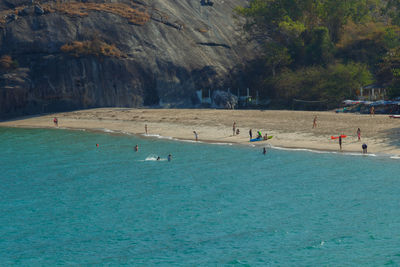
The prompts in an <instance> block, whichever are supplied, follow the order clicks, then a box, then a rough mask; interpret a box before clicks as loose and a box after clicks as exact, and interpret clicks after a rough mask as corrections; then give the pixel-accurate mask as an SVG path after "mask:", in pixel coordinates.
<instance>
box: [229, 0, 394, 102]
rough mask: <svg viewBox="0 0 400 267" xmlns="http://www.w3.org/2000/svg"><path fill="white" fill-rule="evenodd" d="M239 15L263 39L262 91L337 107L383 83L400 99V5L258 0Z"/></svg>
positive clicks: (366, 0)
mask: <svg viewBox="0 0 400 267" xmlns="http://www.w3.org/2000/svg"><path fill="white" fill-rule="evenodd" d="M236 11H237V13H238V14H240V15H242V16H244V17H245V18H246V19H247V24H246V26H245V30H246V31H247V32H248V33H250V34H251V36H252V37H253V38H254V39H256V40H257V41H258V42H260V43H261V44H262V45H263V47H264V53H263V54H262V55H260V60H261V62H262V64H261V65H262V71H261V72H259V73H258V75H259V77H258V78H257V79H254V80H257V81H258V88H264V89H263V90H262V92H261V93H262V94H263V95H264V96H266V97H269V98H271V99H275V100H278V99H279V101H275V102H276V103H277V102H279V103H280V104H284V105H288V104H290V103H291V101H293V99H303V100H310V101H326V102H328V103H330V106H331V107H333V106H335V105H337V104H338V103H339V102H340V101H341V100H343V99H344V98H352V97H355V96H356V94H357V92H358V90H359V88H360V87H361V86H365V85H368V84H371V83H377V84H379V85H381V86H384V87H387V88H388V89H389V95H390V97H396V96H400V0H388V1H380V0H356V1H337V0H318V1H315V0H294V1H293V0H251V1H250V2H249V5H248V6H246V7H238V8H237V9H236Z"/></svg>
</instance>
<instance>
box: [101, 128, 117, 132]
mask: <svg viewBox="0 0 400 267" xmlns="http://www.w3.org/2000/svg"><path fill="white" fill-rule="evenodd" d="M101 130H102V131H103V132H105V133H115V131H113V130H110V129H107V128H103V129H101Z"/></svg>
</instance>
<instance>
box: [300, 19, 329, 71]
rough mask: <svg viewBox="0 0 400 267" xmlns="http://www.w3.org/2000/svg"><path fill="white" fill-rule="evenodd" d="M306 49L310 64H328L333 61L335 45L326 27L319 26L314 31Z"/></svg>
mask: <svg viewBox="0 0 400 267" xmlns="http://www.w3.org/2000/svg"><path fill="white" fill-rule="evenodd" d="M306 51H307V58H308V64H309V65H314V64H317V65H324V66H326V65H327V64H329V63H330V62H332V60H333V52H334V45H333V43H332V41H331V39H330V37H329V30H328V29H327V28H326V27H317V28H315V29H314V30H313V31H312V33H311V37H310V42H309V44H308V45H307V48H306Z"/></svg>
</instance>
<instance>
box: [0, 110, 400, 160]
mask: <svg viewBox="0 0 400 267" xmlns="http://www.w3.org/2000/svg"><path fill="white" fill-rule="evenodd" d="M314 116H317V127H316V128H315V129H313V128H312V126H313V119H314ZM54 117H57V118H58V121H59V126H58V127H59V128H68V129H87V130H93V131H96V130H98V131H103V130H104V129H109V130H113V131H116V132H120V133H130V134H138V135H139V134H144V132H145V127H144V126H145V124H147V127H148V134H149V138H151V135H160V136H165V137H174V138H177V139H184V140H194V138H195V137H194V134H193V131H196V132H197V133H198V136H199V141H205V142H217V143H223V142H224V143H225V142H226V143H236V144H246V145H249V144H250V142H249V129H252V132H253V138H254V136H255V135H256V133H257V131H258V130H260V131H261V132H262V134H263V135H264V134H265V133H267V134H268V135H272V136H274V137H273V138H272V139H270V140H268V141H261V142H252V143H251V144H253V145H256V146H276V147H284V148H307V149H315V150H330V151H339V144H338V141H337V140H331V136H332V135H333V136H337V135H340V134H344V135H347V138H344V139H343V151H345V152H361V151H362V149H361V145H362V143H366V144H368V152H369V153H376V154H390V155H400V142H399V137H400V120H399V119H391V118H389V116H388V115H375V116H369V115H360V114H336V113H334V112H308V111H285V110H215V109H128V108H98V109H88V110H79V111H72V112H63V113H57V114H46V115H43V116H35V117H27V118H19V119H14V120H9V121H3V122H0V126H4V127H22V128H30V127H34V128H55V126H54V124H53V118H54ZM233 122H236V128H238V129H240V134H239V135H235V136H233V132H232V125H233ZM357 128H360V129H361V142H360V141H358V140H357Z"/></svg>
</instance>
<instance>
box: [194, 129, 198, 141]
mask: <svg viewBox="0 0 400 267" xmlns="http://www.w3.org/2000/svg"><path fill="white" fill-rule="evenodd" d="M193 133H194V137H195V139H196V141H198V140H199V139H198V137H199V136H198V134H197V133H196V131H193Z"/></svg>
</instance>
